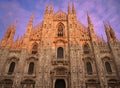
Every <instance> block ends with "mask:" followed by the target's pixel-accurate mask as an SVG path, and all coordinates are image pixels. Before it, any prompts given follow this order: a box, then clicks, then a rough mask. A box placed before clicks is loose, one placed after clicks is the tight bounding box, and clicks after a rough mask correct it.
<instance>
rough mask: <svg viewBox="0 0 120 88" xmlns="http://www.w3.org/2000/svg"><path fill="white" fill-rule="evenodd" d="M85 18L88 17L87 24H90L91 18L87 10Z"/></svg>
mask: <svg viewBox="0 0 120 88" xmlns="http://www.w3.org/2000/svg"><path fill="white" fill-rule="evenodd" d="M87 19H88V24H89V25H91V24H92V21H91V18H90V16H89V13H88V11H87Z"/></svg>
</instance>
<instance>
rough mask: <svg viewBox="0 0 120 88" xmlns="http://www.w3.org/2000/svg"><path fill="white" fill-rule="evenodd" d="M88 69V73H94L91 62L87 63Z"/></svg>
mask: <svg viewBox="0 0 120 88" xmlns="http://www.w3.org/2000/svg"><path fill="white" fill-rule="evenodd" d="M86 69H87V73H88V74H92V73H93V71H92V65H91V63H90V62H87V63H86Z"/></svg>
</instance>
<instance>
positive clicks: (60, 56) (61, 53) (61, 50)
mask: <svg viewBox="0 0 120 88" xmlns="http://www.w3.org/2000/svg"><path fill="white" fill-rule="evenodd" d="M63 57H64V50H63V48H62V47H59V48H58V49H57V58H63Z"/></svg>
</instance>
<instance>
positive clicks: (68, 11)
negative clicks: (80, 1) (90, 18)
mask: <svg viewBox="0 0 120 88" xmlns="http://www.w3.org/2000/svg"><path fill="white" fill-rule="evenodd" d="M69 13H70V3H69V2H68V14H69Z"/></svg>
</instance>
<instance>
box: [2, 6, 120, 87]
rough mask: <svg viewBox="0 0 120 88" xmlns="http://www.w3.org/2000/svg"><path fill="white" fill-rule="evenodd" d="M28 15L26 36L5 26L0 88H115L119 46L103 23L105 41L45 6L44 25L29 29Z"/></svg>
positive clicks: (119, 76)
mask: <svg viewBox="0 0 120 88" xmlns="http://www.w3.org/2000/svg"><path fill="white" fill-rule="evenodd" d="M33 20H34V14H32V16H31V18H30V20H29V22H28V25H27V26H26V32H25V34H24V35H23V36H22V37H20V38H17V39H16V40H15V41H13V39H14V35H15V31H16V25H15V24H14V25H10V26H9V27H8V29H7V31H6V33H5V35H4V36H3V39H2V40H1V41H0V88H120V41H119V40H118V39H117V37H116V35H115V32H114V30H113V28H112V27H111V25H109V24H105V23H104V28H105V32H106V36H107V42H106V41H104V39H103V38H100V37H98V36H97V35H96V34H95V32H94V30H95V29H94V25H93V24H92V20H91V18H90V16H89V15H88V14H87V20H88V26H87V27H86V26H84V25H82V24H81V23H80V22H79V21H78V20H77V16H76V10H75V8H74V4H72V6H70V5H69V4H68V12H63V11H61V10H60V11H58V12H56V13H54V12H53V7H51V6H47V7H46V10H45V13H44V20H43V21H42V22H41V23H40V24H38V25H36V26H34V27H33Z"/></svg>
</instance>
